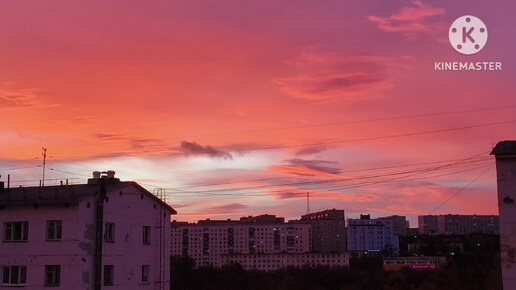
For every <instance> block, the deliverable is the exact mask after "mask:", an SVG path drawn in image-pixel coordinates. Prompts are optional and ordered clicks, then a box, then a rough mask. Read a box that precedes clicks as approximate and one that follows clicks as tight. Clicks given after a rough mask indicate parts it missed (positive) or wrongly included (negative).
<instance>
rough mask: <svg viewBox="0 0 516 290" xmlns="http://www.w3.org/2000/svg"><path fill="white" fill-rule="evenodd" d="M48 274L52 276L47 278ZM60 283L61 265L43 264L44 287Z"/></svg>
mask: <svg viewBox="0 0 516 290" xmlns="http://www.w3.org/2000/svg"><path fill="white" fill-rule="evenodd" d="M49 275H51V276H52V277H51V278H50V279H49ZM60 285H61V265H45V284H44V286H45V287H59V286H60Z"/></svg>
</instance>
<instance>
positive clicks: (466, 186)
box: [430, 164, 494, 214]
mask: <svg viewBox="0 0 516 290" xmlns="http://www.w3.org/2000/svg"><path fill="white" fill-rule="evenodd" d="M493 166H494V164H492V165H491V166H489V167H488V168H487V169H486V170H484V171H482V173H480V174H479V175H478V176H477V177H475V178H474V179H473V180H471V181H470V182H469V183H468V184H466V185H464V186H463V187H461V188H460V189H459V190H457V192H455V193H454V194H452V195H451V196H450V197H449V198H447V199H446V200H445V201H444V202H443V203H441V204H440V205H438V206H437V207H436V208H434V209H433V210H432V211H431V212H430V214H432V213H434V212H435V211H436V210H438V209H439V208H441V207H442V206H443V205H445V204H446V203H448V201H450V200H451V199H452V198H454V197H456V196H457V195H458V194H459V193H461V192H462V191H464V190H465V189H466V188H468V187H469V186H470V185H472V184H473V183H475V181H477V180H478V179H479V178H480V177H482V175H484V174H485V173H486V172H488V171H489V170H490V169H491V168H493Z"/></svg>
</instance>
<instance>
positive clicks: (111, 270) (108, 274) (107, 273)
mask: <svg viewBox="0 0 516 290" xmlns="http://www.w3.org/2000/svg"><path fill="white" fill-rule="evenodd" d="M114 278H115V266H113V265H104V286H113V281H114Z"/></svg>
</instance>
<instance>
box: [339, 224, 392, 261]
mask: <svg viewBox="0 0 516 290" xmlns="http://www.w3.org/2000/svg"><path fill="white" fill-rule="evenodd" d="M348 250H349V251H360V252H379V251H386V252H388V253H390V254H393V255H397V254H398V253H399V237H398V236H397V235H394V232H393V225H392V220H382V219H371V218H370V216H369V215H361V216H360V219H348Z"/></svg>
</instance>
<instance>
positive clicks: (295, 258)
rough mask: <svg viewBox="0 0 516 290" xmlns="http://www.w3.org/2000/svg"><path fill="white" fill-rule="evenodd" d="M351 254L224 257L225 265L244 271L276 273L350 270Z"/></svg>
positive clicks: (237, 255) (239, 255)
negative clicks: (291, 269) (293, 269)
mask: <svg viewBox="0 0 516 290" xmlns="http://www.w3.org/2000/svg"><path fill="white" fill-rule="evenodd" d="M349 257H350V254H349V253H344V252H340V253H325V254H323V253H273V254H227V255H222V261H223V263H224V264H231V263H238V264H240V265H242V267H243V268H244V270H246V271H249V270H259V271H266V272H267V271H275V270H278V269H283V268H286V267H298V268H300V267H318V266H325V267H331V268H348V267H349Z"/></svg>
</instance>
